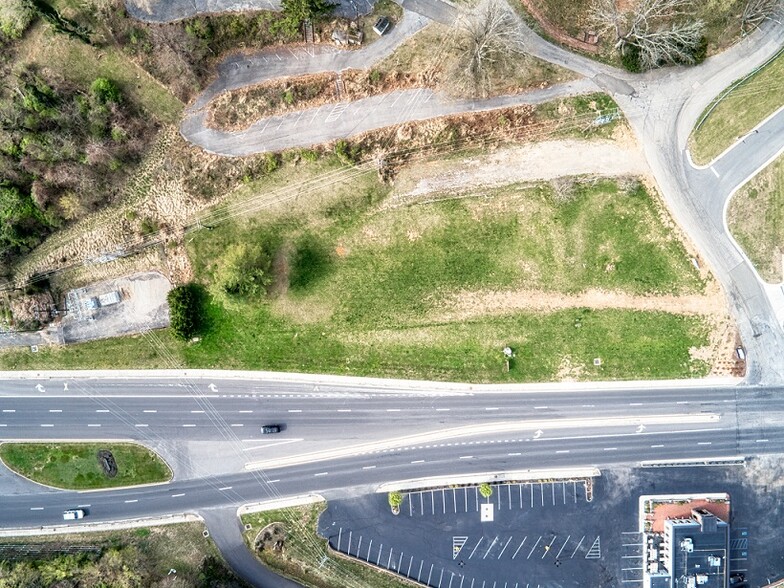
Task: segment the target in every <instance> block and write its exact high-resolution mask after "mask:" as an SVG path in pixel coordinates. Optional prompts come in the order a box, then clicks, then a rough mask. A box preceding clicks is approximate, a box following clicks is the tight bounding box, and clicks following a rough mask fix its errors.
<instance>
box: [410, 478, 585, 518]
mask: <svg viewBox="0 0 784 588" xmlns="http://www.w3.org/2000/svg"><path fill="white" fill-rule="evenodd" d="M494 488H495V491H494V492H493V496H492V497H491V498H490V501H489V502H491V503H492V504H493V505H494V506H495V508H496V509H497V510H498V511H502V510H524V509H534V508H543V507H545V506H560V505H566V504H567V503H573V504H577V502H578V500H585V499H586V498H585V490H584V484H583V483H582V482H577V481H574V480H571V481H561V482H541V483H540V482H521V483H515V484H499V485H497V486H495V487H494ZM578 495H579V498H578ZM487 502H488V501H487V500H485V499H484V498H482V497H481V496H480V494H479V487H478V486H470V487H469V486H465V487H462V488H441V489H437V490H423V491H421V492H411V493H409V494H406V497H405V499H404V501H403V504H402V505H401V512H406V513H407V514H408V515H409V516H412V517H413V516H427V515H430V516H435V515H436V514H437V513H438V514H442V515H445V514H447V512H451V513H453V514H457V513H468V512H479V507H480V504H481V503H487Z"/></svg>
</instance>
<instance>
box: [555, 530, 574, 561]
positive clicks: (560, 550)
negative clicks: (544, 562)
mask: <svg viewBox="0 0 784 588" xmlns="http://www.w3.org/2000/svg"><path fill="white" fill-rule="evenodd" d="M571 537H572V536H571V535H567V537H566V541H564V544H563V545H562V546H561V549H559V550H558V554H557V555H556V556H555V559H558V558H559V557H561V552H562V551H563V550H564V547H566V544H567V543H569V539H570V538H571Z"/></svg>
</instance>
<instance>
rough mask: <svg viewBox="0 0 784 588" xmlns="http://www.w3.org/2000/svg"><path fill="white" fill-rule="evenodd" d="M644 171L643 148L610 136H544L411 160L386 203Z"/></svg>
mask: <svg viewBox="0 0 784 588" xmlns="http://www.w3.org/2000/svg"><path fill="white" fill-rule="evenodd" d="M646 173H648V165H647V163H646V161H645V158H644V157H643V155H642V153H641V152H640V151H639V150H637V149H634V150H629V149H628V147H627V146H626V145H623V146H622V145H618V144H616V143H614V142H612V141H605V140H595V141H578V140H573V139H569V140H561V141H544V142H541V143H531V144H528V145H520V146H515V147H504V148H500V149H497V150H496V151H495V152H493V153H490V154H478V155H475V156H471V157H464V158H460V159H453V160H436V161H430V162H425V163H418V164H414V165H412V166H410V167H408V168H406V169H404V170H402V171H401V173H400V174H399V175H398V177H397V178H396V181H395V193H394V194H393V195H392V196H391V197H390V198H389V199H388V200H387V201H386V203H385V206H386V207H394V206H400V205H405V204H409V203H411V202H412V201H417V200H419V199H421V197H422V196H425V195H428V194H431V193H434V192H442V193H443V192H446V193H449V194H456V193H460V192H462V191H465V190H474V189H475V188H476V187H477V186H486V187H495V186H503V185H507V184H513V183H516V182H525V181H535V180H554V179H556V178H560V177H562V176H566V175H585V174H596V175H602V176H627V175H634V176H636V175H642V174H646Z"/></svg>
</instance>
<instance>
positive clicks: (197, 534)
mask: <svg viewBox="0 0 784 588" xmlns="http://www.w3.org/2000/svg"><path fill="white" fill-rule="evenodd" d="M203 531H204V525H203V524H201V523H185V524H177V525H166V526H160V527H149V528H146V527H141V528H138V529H130V530H122V531H110V532H106V531H93V532H90V533H74V534H71V535H47V536H41V537H25V538H24V539H23V540H22V539H20V538H19V537H5V538H0V584H1V585H3V586H9V587H10V586H18V587H22V586H24V587H33V586H52V587H54V586H63V587H65V586H79V587H80V588H105V587H106V586H116V587H120V586H145V587H150V588H162V587H164V586H167V587H171V588H174V587H189V588H247V585H246V584H245V583H244V582H242V581H240V580H238V579H237V578H236V576H235V575H234V573H233V572H232V571H231V570H230V569H229V568H228V567H227V566H226V564H225V563H224V562H223V559H222V558H221V555H220V553H219V552H218V550H217V548H216V547H215V544H214V543H213V542H212V540H211V539H209V538H205V537H204V535H203V534H202V533H203ZM20 547H22V548H25V547H27V548H35V550H32V553H30V552H28V553H27V555H25V551H24V550H23V549H20ZM85 548H87V549H88V550H89V551H86V552H85V551H84V549H85ZM77 550H79V551H77ZM171 569H175V570H176V571H177V573H176V575H174V574H169V571H170V570H171Z"/></svg>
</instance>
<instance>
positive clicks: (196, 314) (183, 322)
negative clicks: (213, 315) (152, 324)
mask: <svg viewBox="0 0 784 588" xmlns="http://www.w3.org/2000/svg"><path fill="white" fill-rule="evenodd" d="M166 300H167V301H168V302H169V315H170V317H171V329H172V333H174V336H175V337H177V338H178V339H181V340H183V341H187V340H189V339H191V338H193V336H194V335H196V333H198V332H199V329H200V327H201V325H202V307H203V295H202V292H201V290H200V288H199V287H198V286H197V285H196V284H183V285H182V286H177V287H176V288H172V289H171V290H170V291H169V294H168V295H167V296H166Z"/></svg>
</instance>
